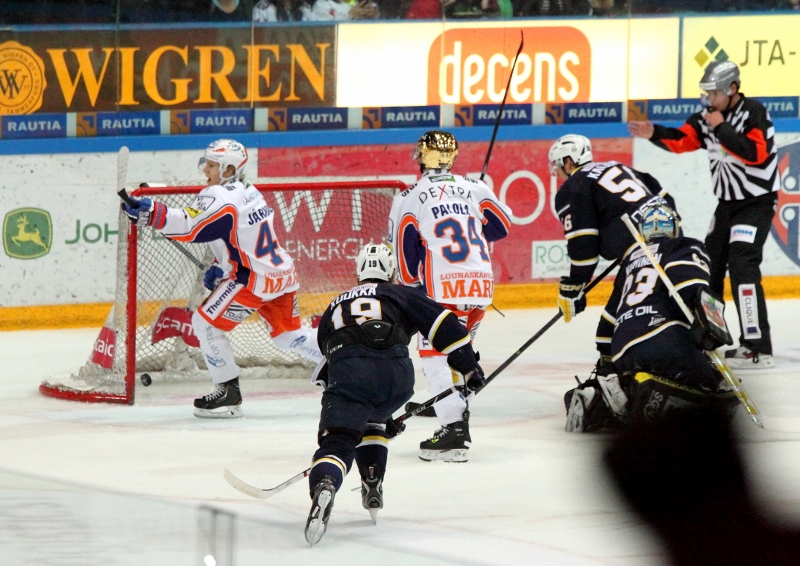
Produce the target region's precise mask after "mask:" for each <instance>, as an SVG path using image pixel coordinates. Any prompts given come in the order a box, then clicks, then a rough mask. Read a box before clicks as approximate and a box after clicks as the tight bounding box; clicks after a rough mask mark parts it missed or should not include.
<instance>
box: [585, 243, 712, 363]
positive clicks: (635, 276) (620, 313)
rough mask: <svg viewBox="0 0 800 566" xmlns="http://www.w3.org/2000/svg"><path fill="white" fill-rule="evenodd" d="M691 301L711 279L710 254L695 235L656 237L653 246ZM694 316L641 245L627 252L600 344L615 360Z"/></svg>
mask: <svg viewBox="0 0 800 566" xmlns="http://www.w3.org/2000/svg"><path fill="white" fill-rule="evenodd" d="M648 247H649V248H650V251H652V252H653V255H654V256H655V258H656V260H658V263H659V264H660V265H661V267H663V268H664V271H665V272H666V274H667V276H668V277H669V279H670V281H672V284H673V285H674V286H675V289H676V290H677V291H678V293H679V294H680V296H681V298H683V300H684V302H685V303H687V304H691V303H692V299H693V298H694V296H695V294H696V293H697V290H698V289H699V288H701V287H705V286H707V285H708V279H709V268H708V263H709V259H708V255H707V254H706V249H705V247H704V246H703V244H702V242H700V241H699V240H695V239H694V238H684V237H680V238H669V239H666V238H665V239H659V240H655V241H653V242H652V243H650V245H649V246H648ZM675 325H679V326H682V327H684V328H686V329H688V328H689V326H690V325H689V322H688V321H687V320H686V317H685V316H684V315H683V312H682V311H681V309H680V307H679V306H678V304H677V303H676V302H675V299H673V298H672V297H670V295H669V290H668V289H667V287H666V285H664V283H663V281H661V278H660V277H659V276H658V272H657V271H656V269H655V268H654V267H653V266H652V264H651V263H650V260H649V259H648V258H647V256H646V255H645V254H644V252H643V251H642V250H641V249H639V248H638V247H637V248H636V249H635V250H633V252H632V253H631V254H630V255H629V256H628V257H626V258H625V260H624V261H623V263H622V266H621V267H620V273H619V274H618V275H617V279H616V281H615V282H614V291H613V292H612V294H611V297H610V298H609V300H608V303H607V304H606V308H605V310H604V311H603V314H602V317H601V320H600V324H599V325H598V327H597V349H598V350H599V351H600V353H601V354H603V355H611V356H612V359H613V360H614V361H616V360H617V359H618V358H619V357H620V356H621V355H622V354H624V353H625V351H626V350H627V349H628V348H629V347H631V346H633V345H634V344H638V343H640V342H643V341H644V340H649V339H651V338H653V337H654V336H657V335H658V333H659V332H661V331H662V330H664V329H666V328H669V327H670V326H675Z"/></svg>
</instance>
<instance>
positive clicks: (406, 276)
mask: <svg viewBox="0 0 800 566" xmlns="http://www.w3.org/2000/svg"><path fill="white" fill-rule="evenodd" d="M457 155H458V142H457V141H456V139H455V137H453V135H452V134H450V133H449V132H441V131H436V130H434V131H430V132H427V133H425V134H424V135H423V136H422V137H421V138H420V139H419V141H418V142H417V145H416V147H415V148H414V153H413V157H414V160H415V161H417V163H419V166H420V171H421V173H422V178H421V179H420V180H419V181H418V182H417V183H416V184H415V185H414V186H413V187H411V188H410V189H408V190H406V191H403V192H402V193H400V194H399V195H397V196H396V197H395V199H394V202H393V203H392V210H391V213H390V216H389V235H388V241H389V243H390V244H391V246H393V248H394V252H395V254H396V255H397V264H398V268H397V271H398V278H399V279H400V282H401V283H403V284H404V285H414V286H421V287H422V288H423V289H424V290H425V292H426V293H427V294H428V296H429V297H431V298H432V299H433V300H434V301H436V302H437V303H439V304H440V305H442V306H444V307H445V308H448V309H450V310H451V311H453V312H454V313H455V314H456V315H457V316H458V317H459V319H460V320H461V321H462V323H463V324H464V325H465V326H466V327H467V330H468V331H469V332H470V334H471V336H472V337H473V339H474V337H475V333H476V332H477V330H478V326H479V325H480V321H481V320H482V319H483V315H484V313H485V312H486V307H487V306H488V305H490V304H491V303H492V297H493V294H494V275H493V273H492V260H491V257H490V252H489V243H490V242H494V241H496V240H500V239H502V238H505V237H506V236H507V235H508V231H509V228H510V227H511V221H510V218H511V209H510V208H509V207H508V206H506V205H505V204H504V203H502V202H500V200H499V199H498V198H497V197H496V196H495V195H494V193H493V192H492V190H491V189H490V188H489V187H488V186H487V185H486V183H484V182H483V181H478V180H474V179H467V178H466V177H463V176H461V175H456V174H455V173H453V172H452V171H451V169H452V167H453V164H454V163H455V160H456V157H457ZM419 353H420V357H421V358H422V369H423V373H424V374H425V377H426V378H427V379H428V384H429V391H430V393H431V395H436V394H438V393H440V392H442V391H444V390H445V389H448V388H450V387H452V386H453V383H454V376H453V374H452V372H451V371H450V368H449V367H448V365H447V362H446V359H445V358H444V357H443V356H441V355H440V354H439V353H438V352H436V351H435V350H434V349H433V348H432V347H431V345H430V344H429V343H428V342H427V341H426V340H425V339H424V338H421V339H420V341H419ZM434 409H435V411H436V416H437V418H438V419H439V425H440V427H441V428H440V429H439V430H438V431H436V433H434V437H433V438H431V439H429V440H428V441H425V442H423V443H421V444H420V458H422V459H423V460H426V461H429V460H444V461H448V462H465V461H466V460H467V450H468V449H469V446H470V444H471V438H470V435H469V428H468V427H469V423H468V416H469V413H468V411H467V410H466V409H467V403H466V400H465V399H463V398H462V397H461V396H459V395H451V396H449V397H447V398H445V399H444V400H442V401H440V402H439V403H436V404H435V405H434Z"/></svg>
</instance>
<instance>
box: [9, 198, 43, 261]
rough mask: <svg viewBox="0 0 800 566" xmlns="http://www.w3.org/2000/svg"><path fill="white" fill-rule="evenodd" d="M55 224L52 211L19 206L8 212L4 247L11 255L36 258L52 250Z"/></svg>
mask: <svg viewBox="0 0 800 566" xmlns="http://www.w3.org/2000/svg"><path fill="white" fill-rule="evenodd" d="M52 241H53V225H52V222H51V220H50V213H49V212H47V211H46V210H41V209H38V208H18V209H17V210H12V211H11V212H9V213H8V214H6V217H5V221H4V222H3V247H4V248H5V251H6V254H7V255H8V256H9V257H15V258H17V259H34V258H37V257H42V256H43V255H46V254H47V253H49V252H50V245H51V243H52Z"/></svg>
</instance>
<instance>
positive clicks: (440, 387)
mask: <svg viewBox="0 0 800 566" xmlns="http://www.w3.org/2000/svg"><path fill="white" fill-rule="evenodd" d="M422 373H424V374H425V377H426V379H427V380H428V392H429V393H430V394H431V395H432V396H433V395H438V394H439V393H441V392H442V391H444V390H445V389H450V388H451V387H453V386H454V385H457V382H456V381H454V374H453V370H451V369H450V366H448V365H447V356H425V357H423V358H422ZM456 375H457V374H456ZM433 408H434V410H435V411H436V417H437V418H438V419H439V425H441V426H447V425H449V424H452V423H455V422H458V421H462V420H464V417H463V415H464V411H465V410H466V409H467V401H466V400H465V399H464V397H462V396H461V395H456V394H451V395H448V396H447V397H445V398H444V399H442V400H441V401H439V402H438V403H436V404H434V405H433Z"/></svg>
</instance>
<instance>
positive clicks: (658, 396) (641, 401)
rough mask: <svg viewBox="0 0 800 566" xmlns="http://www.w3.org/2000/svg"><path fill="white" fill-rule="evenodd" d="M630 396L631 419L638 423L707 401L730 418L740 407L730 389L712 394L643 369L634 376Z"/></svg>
mask: <svg viewBox="0 0 800 566" xmlns="http://www.w3.org/2000/svg"><path fill="white" fill-rule="evenodd" d="M630 397H631V408H630V415H631V420H632V421H639V422H641V421H646V422H653V421H657V420H659V419H661V418H663V417H664V416H665V415H666V414H667V413H668V412H669V411H674V410H684V409H691V408H697V407H699V406H701V405H706V404H714V405H719V406H721V407H723V409H724V410H725V411H726V412H727V413H728V414H729V415H730V416H731V417H732V416H733V414H734V413H735V411H736V408H737V407H738V406H739V402H738V400H737V399H736V395H735V393H734V392H733V391H726V392H721V393H713V394H712V393H708V392H705V391H701V390H700V389H694V388H692V387H687V386H685V385H680V384H678V383H675V382H674V381H670V380H668V379H665V378H663V377H659V376H655V375H653V374H649V373H644V372H639V373H637V374H636V375H635V376H634V384H633V385H632V386H631V389H630Z"/></svg>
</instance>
